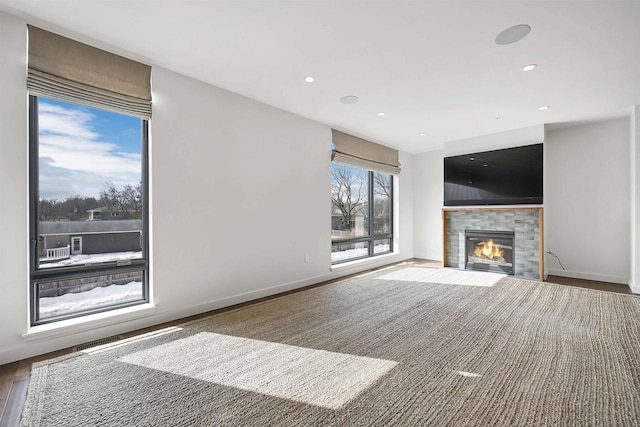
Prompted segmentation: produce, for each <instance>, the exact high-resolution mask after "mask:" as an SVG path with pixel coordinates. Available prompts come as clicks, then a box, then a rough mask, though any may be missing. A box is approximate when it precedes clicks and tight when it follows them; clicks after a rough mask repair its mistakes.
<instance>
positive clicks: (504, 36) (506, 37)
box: [495, 24, 531, 45]
mask: <svg viewBox="0 0 640 427" xmlns="http://www.w3.org/2000/svg"><path fill="white" fill-rule="evenodd" d="M530 32H531V27H530V26H529V25H526V24H520V25H514V26H513V27H509V28H507V29H506V30H504V31H502V32H501V33H500V34H498V36H497V37H496V40H495V42H496V44H499V45H505V44H511V43H515V42H517V41H520V40H522V39H523V38H525V37H526V36H527V34H529V33H530Z"/></svg>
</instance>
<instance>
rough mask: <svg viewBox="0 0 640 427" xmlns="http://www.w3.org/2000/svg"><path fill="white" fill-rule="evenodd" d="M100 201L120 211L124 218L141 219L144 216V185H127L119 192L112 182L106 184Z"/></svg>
mask: <svg viewBox="0 0 640 427" xmlns="http://www.w3.org/2000/svg"><path fill="white" fill-rule="evenodd" d="M100 200H102V202H103V203H104V204H105V205H106V206H107V207H109V208H111V209H114V210H118V211H120V213H121V216H122V217H123V218H129V217H133V218H140V217H141V214H142V184H141V183H139V184H138V185H136V186H135V187H134V186H132V185H130V184H127V185H125V186H123V187H122V189H121V190H119V189H118V188H117V187H116V186H115V184H114V183H113V182H111V181H107V182H105V189H104V190H103V191H102V192H101V193H100Z"/></svg>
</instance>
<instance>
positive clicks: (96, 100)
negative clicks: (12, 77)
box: [27, 25, 151, 119]
mask: <svg viewBox="0 0 640 427" xmlns="http://www.w3.org/2000/svg"><path fill="white" fill-rule="evenodd" d="M28 28H29V67H28V68H29V70H28V76H27V88H28V89H29V93H31V94H32V95H42V96H51V97H55V98H58V99H62V100H66V101H73V102H77V103H81V104H85V105H89V106H92V107H99V108H106V109H109V110H112V111H117V112H120V113H124V114H129V115H134V116H138V117H142V118H147V119H148V118H150V117H151V67H150V66H149V65H145V64H141V63H140V62H136V61H133V60H131V59H127V58H123V57H122V56H119V55H115V54H113V53H109V52H106V51H104V50H101V49H97V48H95V47H92V46H89V45H86V44H84V43H80V42H77V41H75V40H71V39H68V38H66V37H62V36H59V35H57V34H54V33H51V32H49V31H45V30H42V29H40V28H37V27H34V26H31V25H28Z"/></svg>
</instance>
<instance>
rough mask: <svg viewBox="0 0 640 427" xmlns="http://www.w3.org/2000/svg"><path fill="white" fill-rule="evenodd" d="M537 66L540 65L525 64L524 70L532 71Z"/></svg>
mask: <svg viewBox="0 0 640 427" xmlns="http://www.w3.org/2000/svg"><path fill="white" fill-rule="evenodd" d="M537 66H538V65H537V64H529V65H525V66H524V67H522V71H531V70H533V69H534V68H536V67H537Z"/></svg>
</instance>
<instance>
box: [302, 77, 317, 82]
mask: <svg viewBox="0 0 640 427" xmlns="http://www.w3.org/2000/svg"><path fill="white" fill-rule="evenodd" d="M304 81H305V82H307V83H313V82H315V81H316V79H314V78H313V77H311V76H307V77H305V78H304Z"/></svg>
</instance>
